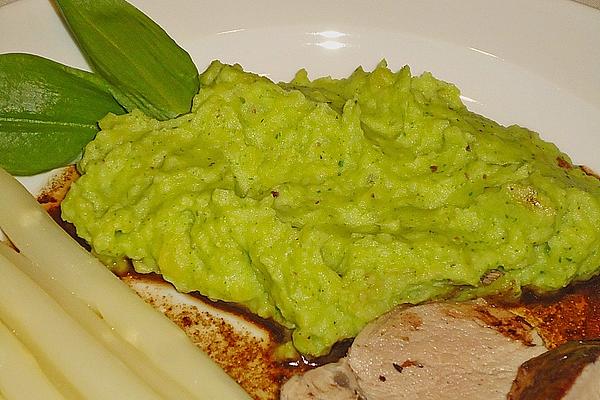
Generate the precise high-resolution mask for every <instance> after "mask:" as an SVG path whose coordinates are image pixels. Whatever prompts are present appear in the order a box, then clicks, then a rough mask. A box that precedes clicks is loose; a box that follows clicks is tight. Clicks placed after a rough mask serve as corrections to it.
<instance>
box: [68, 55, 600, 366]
mask: <svg viewBox="0 0 600 400" xmlns="http://www.w3.org/2000/svg"><path fill="white" fill-rule="evenodd" d="M200 79H201V89H200V92H199V94H198V95H197V96H196V98H195V101H194V106H193V110H192V112H191V113H190V114H187V115H184V116H181V117H179V118H177V119H173V120H170V121H164V122H159V121H156V120H153V119H151V118H148V117H146V116H144V115H143V114H142V113H140V112H132V113H130V114H128V115H124V116H114V115H109V116H107V117H106V118H104V119H103V120H102V121H101V122H100V126H101V128H102V129H101V131H100V133H98V135H97V137H96V139H95V140H94V141H93V142H91V143H90V144H89V145H88V146H87V148H86V150H85V154H84V156H83V159H82V160H81V162H80V164H79V168H80V170H81V172H82V174H83V176H82V177H81V178H80V179H79V180H78V181H77V182H76V183H75V184H74V185H73V187H72V188H71V190H70V192H69V194H68V196H67V198H66V200H65V201H64V203H63V217H64V218H65V219H66V220H67V221H70V222H72V223H74V224H75V226H76V227H77V232H78V234H79V235H80V236H81V237H82V238H84V239H86V240H87V241H88V242H89V243H90V244H91V246H92V247H93V251H94V252H95V253H96V254H97V255H98V256H99V257H101V258H102V259H103V260H105V261H107V262H113V261H116V260H122V259H124V258H126V259H131V260H132V261H133V264H134V266H135V268H136V270H137V271H139V272H142V273H146V272H155V273H158V274H161V275H162V276H163V277H164V278H165V279H166V280H168V281H170V282H172V283H173V284H174V285H175V286H176V287H177V289H178V290H180V291H183V292H190V291H198V292H200V293H202V294H204V295H206V296H208V297H210V298H213V299H221V300H225V301H230V302H235V303H239V304H242V305H244V306H246V307H247V308H248V309H250V310H251V311H252V312H254V313H256V314H258V315H260V316H262V317H266V318H273V319H275V320H277V321H279V322H280V323H282V324H283V325H285V326H287V327H289V328H291V329H293V344H294V346H295V347H296V349H298V350H299V351H300V352H301V353H304V354H309V355H320V354H323V353H326V352H327V351H328V350H329V348H330V347H331V346H332V345H333V344H334V343H335V342H336V341H338V340H340V339H343V338H348V337H353V336H355V335H356V334H357V333H358V332H359V331H360V329H361V328H362V327H364V326H365V324H367V323H368V322H369V321H371V320H373V319H374V318H376V317H377V316H379V315H381V314H382V313H384V312H386V311H388V310H390V309H391V308H393V307H394V306H396V305H398V304H401V303H419V302H423V301H427V300H432V299H440V298H448V297H453V298H467V297H473V296H482V295H489V294H496V293H511V294H515V293H519V291H520V288H521V287H531V288H533V289H535V290H538V291H550V290H555V289H559V288H562V287H564V286H565V285H567V284H568V283H569V282H572V281H574V280H584V279H588V278H590V277H591V276H593V275H594V274H596V273H597V272H598V271H599V269H600V181H598V180H597V179H595V178H593V177H590V176H587V175H586V174H584V173H583V172H582V171H581V170H580V169H579V168H577V167H574V166H572V164H571V162H570V160H569V158H568V157H567V156H566V155H565V154H563V153H561V152H560V151H559V150H558V149H557V148H556V147H555V146H554V145H552V144H550V143H547V142H544V141H542V140H540V138H539V137H538V135H537V134H536V133H534V132H532V131H530V130H527V129H524V128H521V127H518V126H510V127H503V126H500V125H498V124H497V123H495V122H493V121H491V120H489V119H486V118H484V117H481V116H479V115H477V114H474V113H472V112H470V111H468V110H467V109H466V107H465V106H464V105H463V103H462V102H461V100H460V98H459V91H458V89H457V88H456V87H455V86H453V85H451V84H448V83H445V82H442V81H439V80H437V79H435V78H434V77H433V76H432V75H431V74H429V73H425V74H423V75H421V76H412V75H411V73H410V70H409V68H407V67H405V68H402V69H401V70H400V71H398V72H395V73H394V72H392V71H390V70H389V69H388V68H387V66H386V65H385V64H383V63H382V64H380V65H379V66H378V67H377V68H376V69H375V70H374V71H373V72H370V73H367V72H364V71H363V70H362V69H357V70H356V71H355V72H354V73H353V74H352V75H351V76H350V77H349V78H347V79H340V80H336V79H331V78H322V79H317V80H315V81H310V80H308V78H307V75H306V73H305V72H304V71H300V72H299V73H298V74H297V76H296V78H295V79H294V80H293V81H292V82H290V83H281V84H275V83H273V82H271V81H270V80H268V79H266V78H264V77H260V76H257V75H254V74H250V73H247V72H244V71H243V70H242V69H241V68H240V67H239V66H229V65H223V64H221V63H219V62H214V63H213V64H212V65H211V66H210V67H209V68H208V69H207V70H206V71H205V72H204V73H203V74H202V75H201V78H200Z"/></svg>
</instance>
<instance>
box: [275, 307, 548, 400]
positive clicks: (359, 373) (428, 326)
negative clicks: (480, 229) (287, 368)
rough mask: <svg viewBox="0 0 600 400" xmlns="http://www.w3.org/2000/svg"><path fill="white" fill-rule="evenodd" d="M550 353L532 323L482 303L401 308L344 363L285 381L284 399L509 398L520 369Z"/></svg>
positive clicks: (359, 341) (366, 333)
mask: <svg viewBox="0 0 600 400" xmlns="http://www.w3.org/2000/svg"><path fill="white" fill-rule="evenodd" d="M545 351H546V348H545V347H544V346H543V344H542V340H541V339H540V337H539V336H538V335H537V334H536V333H535V331H534V330H533V328H531V326H529V325H528V324H527V323H525V322H524V321H523V320H522V319H521V318H520V317H518V316H516V315H515V314H513V313H511V312H509V311H506V310H504V309H499V308H495V307H493V306H491V305H489V304H487V303H486V302H485V301H483V300H478V301H476V302H468V303H432V304H425V305H420V306H415V307H410V308H409V307H399V308H396V309H395V310H393V311H391V312H389V313H387V314H385V315H383V316H382V317H380V318H378V319H377V320H375V321H374V322H372V323H371V324H369V325H368V326H367V327H366V328H365V329H364V330H363V331H362V332H361V333H360V334H359V335H358V337H357V338H356V339H355V341H354V344H353V345H352V347H351V348H350V351H349V353H348V356H347V358H346V359H345V360H342V361H341V362H340V363H338V364H337V365H336V366H327V367H325V368H323V367H321V368H318V369H316V370H313V371H311V372H310V373H307V374H305V375H304V376H303V377H300V378H295V379H294V380H291V381H290V382H288V383H286V385H284V387H283V390H282V398H284V399H287V398H289V399H291V398H294V399H303V398H304V399H311V398H319V399H338V398H340V399H350V398H353V399H354V398H356V399H358V398H365V399H368V400H377V399H420V400H427V399H435V400H440V399H460V398H464V399H469V400H477V399H485V400H493V399H506V395H507V393H508V392H509V390H510V388H511V385H512V382H513V380H514V378H515V376H516V374H517V370H518V368H519V366H520V365H521V364H522V363H523V362H525V361H526V360H529V359H530V358H532V357H536V356H538V355H540V354H542V353H543V352H545ZM346 363H347V366H346ZM348 367H349V368H350V370H348ZM339 380H341V381H343V382H344V385H340V384H339V382H336V381H339ZM336 384H337V386H344V387H343V388H340V387H336ZM317 387H318V388H321V389H322V390H319V391H316V390H314V389H315V388H317ZM294 390H295V391H294ZM340 393H343V396H346V397H343V396H341V395H340ZM292 394H293V396H292ZM352 395H354V396H355V397H348V396H352ZM286 396H287V397H286ZM336 396H337V397H336Z"/></svg>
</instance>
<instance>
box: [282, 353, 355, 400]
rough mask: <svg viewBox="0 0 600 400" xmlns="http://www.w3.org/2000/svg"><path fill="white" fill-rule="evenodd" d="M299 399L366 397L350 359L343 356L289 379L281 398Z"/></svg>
mask: <svg viewBox="0 0 600 400" xmlns="http://www.w3.org/2000/svg"><path fill="white" fill-rule="evenodd" d="M298 399H332V400H362V399H364V397H363V396H362V395H361V394H360V391H359V388H358V384H357V382H356V375H354V372H352V370H351V369H350V367H349V366H348V360H347V359H345V358H342V359H341V360H340V361H338V362H337V363H330V364H325V365H323V366H322V367H319V368H317V369H313V370H310V371H308V372H306V373H305V374H304V375H296V376H294V377H292V379H290V380H289V381H287V382H286V383H285V385H284V386H283V388H282V390H281V400H298Z"/></svg>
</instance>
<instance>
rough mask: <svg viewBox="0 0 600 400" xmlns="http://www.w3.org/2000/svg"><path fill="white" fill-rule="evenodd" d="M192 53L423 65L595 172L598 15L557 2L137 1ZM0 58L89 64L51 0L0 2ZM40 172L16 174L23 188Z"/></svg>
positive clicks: (281, 74) (291, 63)
mask: <svg viewBox="0 0 600 400" xmlns="http://www.w3.org/2000/svg"><path fill="white" fill-rule="evenodd" d="M132 3H134V4H135V5H136V6H138V7H139V8H140V9H142V10H143V11H145V12H146V13H147V14H148V15H149V16H150V17H152V18H153V19H154V20H155V21H157V22H158V23H159V24H160V25H161V26H163V27H164V28H165V29H166V31H167V32H169V33H170V34H171V36H172V37H173V38H174V39H175V40H176V41H177V42H178V43H179V44H180V45H181V46H182V47H183V48H185V49H186V50H187V51H188V52H189V53H190V54H191V55H192V57H193V59H194V61H195V62H196V64H197V65H198V68H199V70H203V68H204V67H206V66H207V65H208V63H209V62H210V61H211V60H213V59H220V60H222V61H224V62H228V63H240V64H242V65H243V66H244V67H245V68H246V69H247V70H250V71H253V72H257V73H261V74H265V75H268V76H269V77H271V78H272V79H274V80H283V79H290V78H291V77H292V76H293V74H294V72H295V71H296V70H297V69H299V68H306V69H307V70H308V72H309V74H310V76H311V77H317V76H321V75H332V76H338V77H339V76H343V75H347V74H348V73H350V72H351V71H352V70H353V69H354V68H355V67H356V66H358V65H363V66H364V68H365V69H372V68H373V67H374V66H375V65H376V64H377V62H378V61H380V60H381V59H386V60H387V61H388V63H389V64H390V66H391V67H392V68H394V69H397V68H399V67H401V66H403V65H405V64H408V65H410V66H411V69H412V71H413V73H420V72H423V71H431V72H432V73H433V74H434V75H435V76H436V77H438V78H441V79H444V80H447V81H450V82H453V83H455V84H457V86H458V87H459V88H460V89H461V91H462V95H463V100H464V101H465V103H466V104H467V106H468V107H469V108H470V109H471V110H473V111H476V112H478V113H481V114H484V115H486V116H488V117H490V118H492V119H495V120H497V121H499V122H500V123H502V124H506V125H510V124H519V125H523V126H526V127H528V128H530V129H533V130H535V131H537V132H539V133H540V134H541V136H542V137H543V138H544V139H546V140H549V141H552V142H554V143H556V144H557V145H558V146H559V147H560V148H561V149H562V150H563V151H565V152H566V153H567V154H569V155H570V156H571V157H572V159H573V161H574V162H575V163H576V164H584V165H587V166H589V167H591V168H592V169H595V170H596V171H598V170H600V157H598V156H597V154H596V153H597V152H598V150H600V72H599V71H600V50H598V49H599V43H600V42H599V39H598V38H600V11H598V10H595V9H592V8H590V7H586V6H583V5H580V4H577V3H574V2H572V1H567V0H555V1H552V2H549V1H547V0H527V1H522V0H507V1H501V2H498V1H493V0H462V1H450V0H424V1H398V0H380V1H373V2H365V1H362V0H343V1H341V0H340V1H335V0H333V1H327V2H322V1H320V0H303V1H277V0H272V1H269V0H257V1H251V2H249V1H242V0H221V1H211V2H208V1H198V0H169V1H166V0H134V1H132ZM0 38H2V39H0V53H5V52H31V53H35V54H39V55H43V56H46V57H49V58H52V59H54V60H57V61H60V62H62V63H65V64H68V65H72V66H76V67H81V68H86V63H85V61H84V59H83V57H82V56H81V54H80V53H79V51H78V50H77V47H76V46H75V44H74V42H73V40H72V39H71V37H70V36H69V34H68V33H67V31H66V29H65V27H64V25H63V24H62V23H61V20H60V18H59V17H58V15H57V13H56V11H55V10H54V8H53V7H52V4H51V2H49V1H48V0H20V1H18V2H16V3H12V4H9V5H7V6H4V7H2V8H0ZM46 177H47V175H44V176H38V177H35V178H26V179H23V181H24V182H26V184H27V185H28V187H29V188H30V189H31V190H35V189H36V188H37V187H39V186H40V184H41V183H43V182H45V179H46Z"/></svg>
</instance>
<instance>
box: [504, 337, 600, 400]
mask: <svg viewBox="0 0 600 400" xmlns="http://www.w3.org/2000/svg"><path fill="white" fill-rule="evenodd" d="M537 399H544V400H561V399H562V400H597V399H600V340H590V341H577V342H568V343H566V344H563V345H562V346H560V347H557V348H555V349H553V350H550V351H548V352H546V353H544V354H542V355H540V356H538V357H535V358H532V359H531V360H529V361H527V362H525V363H524V364H523V365H521V367H520V368H519V372H518V374H517V378H516V379H515V381H514V383H513V386H512V388H511V391H510V393H509V395H508V400H537Z"/></svg>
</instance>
